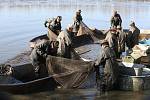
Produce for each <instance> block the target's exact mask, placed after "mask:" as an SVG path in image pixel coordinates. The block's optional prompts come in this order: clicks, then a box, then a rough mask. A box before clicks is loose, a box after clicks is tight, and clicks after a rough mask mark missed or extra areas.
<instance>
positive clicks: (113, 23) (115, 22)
mask: <svg viewBox="0 0 150 100" xmlns="http://www.w3.org/2000/svg"><path fill="white" fill-rule="evenodd" d="M121 24H122V19H121V16H120V14H118V13H117V11H114V12H113V16H112V17H111V27H113V28H116V27H117V26H118V25H119V26H120V27H121Z"/></svg>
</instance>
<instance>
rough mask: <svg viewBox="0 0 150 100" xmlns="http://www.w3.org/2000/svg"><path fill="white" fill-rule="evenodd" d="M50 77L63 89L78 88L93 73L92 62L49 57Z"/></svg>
mask: <svg viewBox="0 0 150 100" xmlns="http://www.w3.org/2000/svg"><path fill="white" fill-rule="evenodd" d="M46 64H47V67H48V73H49V75H52V76H53V78H54V79H55V80H56V81H57V82H58V83H59V84H60V85H61V86H62V87H63V88H78V87H79V86H80V85H81V84H82V83H84V81H85V80H86V79H87V77H88V76H89V75H90V73H91V71H93V63H92V62H84V61H82V60H73V59H66V58H60V57H53V56H48V57H47V60H46Z"/></svg>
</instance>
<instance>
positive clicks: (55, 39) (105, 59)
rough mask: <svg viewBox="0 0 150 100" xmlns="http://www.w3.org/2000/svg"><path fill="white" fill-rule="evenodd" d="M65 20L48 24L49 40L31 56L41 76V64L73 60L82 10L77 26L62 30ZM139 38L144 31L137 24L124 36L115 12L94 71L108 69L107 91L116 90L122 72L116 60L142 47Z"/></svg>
mask: <svg viewBox="0 0 150 100" xmlns="http://www.w3.org/2000/svg"><path fill="white" fill-rule="evenodd" d="M61 20H62V17H61V16H57V17H56V18H54V19H52V20H51V19H50V20H47V21H46V22H45V23H44V25H45V27H47V28H48V37H49V40H45V41H43V42H41V43H39V44H38V45H36V47H35V48H34V49H33V51H32V53H31V60H32V64H33V66H34V67H35V72H36V73H37V75H38V74H39V69H41V64H44V65H45V64H46V57H47V56H48V55H52V56H60V57H65V58H71V53H70V52H71V49H72V38H73V37H75V36H76V35H77V33H78V30H79V28H80V24H81V22H82V16H81V10H78V11H77V12H76V15H75V17H74V23H73V25H69V26H68V27H67V28H66V29H65V30H64V31H62V29H61ZM51 32H53V33H54V34H51ZM139 34H140V30H139V29H138V28H137V27H136V25H135V22H131V24H130V29H129V32H127V33H125V32H123V30H122V19H121V16H120V15H119V14H118V13H117V11H114V14H113V16H112V18H111V28H110V29H109V30H108V31H107V34H106V37H105V39H104V40H102V41H101V43H100V44H101V47H102V51H100V52H101V53H100V55H99V56H98V59H97V60H96V61H94V67H95V69H97V70H98V71H99V66H100V65H102V66H103V67H104V74H103V80H104V85H105V87H107V90H109V89H112V88H113V85H114V84H115V82H116V81H117V77H118V73H119V72H118V67H117V61H116V58H120V56H121V54H122V52H125V46H127V47H128V49H129V50H131V49H132V48H133V47H134V46H135V45H136V44H138V36H139ZM60 49H61V50H60Z"/></svg>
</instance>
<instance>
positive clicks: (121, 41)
mask: <svg viewBox="0 0 150 100" xmlns="http://www.w3.org/2000/svg"><path fill="white" fill-rule="evenodd" d="M117 37H118V57H119V58H120V55H121V54H122V52H125V43H126V34H125V33H124V32H123V31H122V28H121V27H120V26H117Z"/></svg>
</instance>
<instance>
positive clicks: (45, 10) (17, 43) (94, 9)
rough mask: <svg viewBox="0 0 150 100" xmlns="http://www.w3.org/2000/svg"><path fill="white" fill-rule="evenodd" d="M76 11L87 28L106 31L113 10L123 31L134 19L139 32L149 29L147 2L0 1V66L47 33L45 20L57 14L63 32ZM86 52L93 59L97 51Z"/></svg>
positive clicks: (110, 99)
mask: <svg viewBox="0 0 150 100" xmlns="http://www.w3.org/2000/svg"><path fill="white" fill-rule="evenodd" d="M79 8H80V9H82V16H83V21H84V22H85V23H86V24H87V25H88V26H89V27H96V28H98V29H108V28H109V27H110V17H111V13H112V11H113V10H114V9H115V10H118V12H119V13H120V15H121V17H122V19H123V28H128V26H129V22H130V21H131V20H134V21H135V22H136V24H137V26H138V27H139V28H140V29H150V24H149V22H150V17H149V16H150V1H149V0H137V1H136V0H82V1H81V0H1V1H0V22H1V25H0V46H1V48H0V63H3V62H5V61H7V60H8V59H10V58H12V57H14V56H16V55H17V54H19V53H22V52H24V51H27V50H29V49H30V48H29V45H28V42H29V40H30V39H32V38H33V37H35V36H38V35H41V34H45V33H47V29H46V28H45V27H44V24H43V23H44V21H45V20H46V19H47V18H53V17H55V16H57V15H61V16H62V17H63V20H62V29H65V27H66V26H67V25H68V24H70V23H72V21H73V19H72V18H73V16H74V14H75V11H76V9H79ZM89 47H90V45H89ZM91 48H93V47H91ZM97 49H99V48H97ZM96 51H97V50H96ZM88 53H89V55H90V56H91V54H93V56H94V57H96V56H97V52H93V51H90V52H88ZM83 56H84V55H83ZM94 57H91V58H94ZM4 94H5V93H2V96H7V98H8V99H9V98H10V99H17V100H21V99H23V100H31V99H36V100H42V99H43V100H68V99H69V100H99V99H102V100H149V99H150V91H143V92H138V93H137V92H136V93H135V92H124V91H112V92H109V93H104V94H102V95H100V94H99V92H98V91H96V90H95V89H84V90H56V91H53V92H50V91H47V92H40V93H33V94H26V95H12V94H7V93H6V94H5V95H4ZM1 98H2V97H1ZM4 98H5V97H4Z"/></svg>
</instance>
